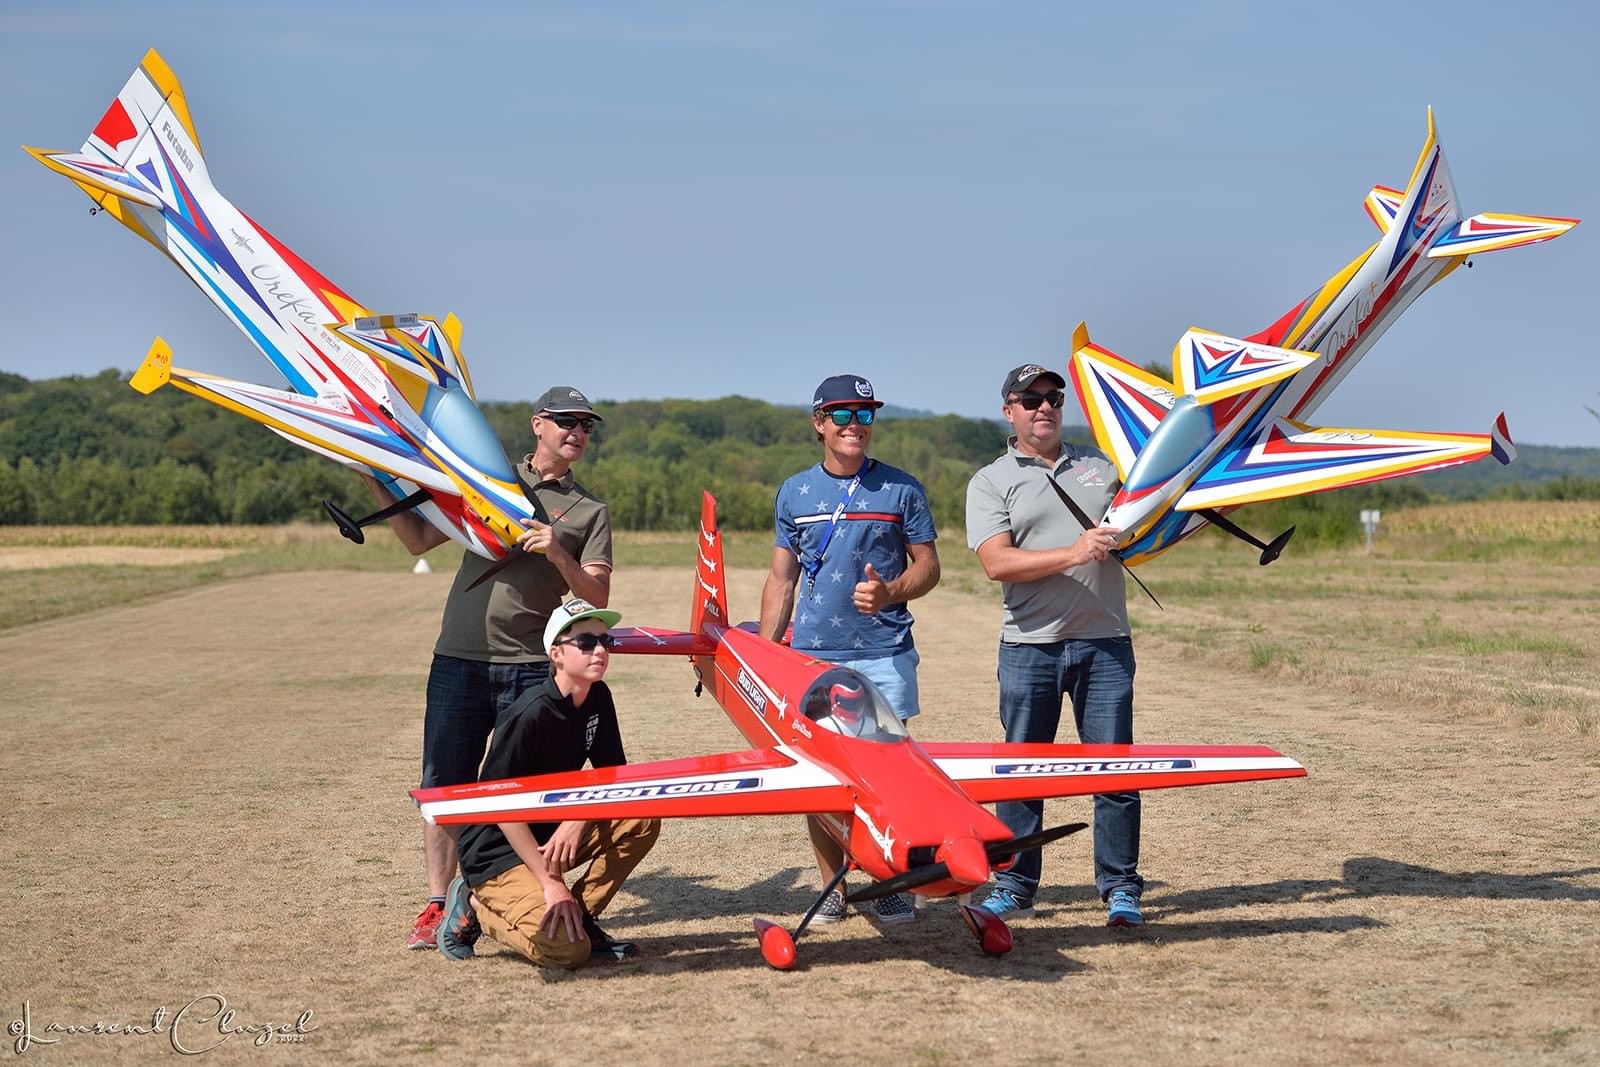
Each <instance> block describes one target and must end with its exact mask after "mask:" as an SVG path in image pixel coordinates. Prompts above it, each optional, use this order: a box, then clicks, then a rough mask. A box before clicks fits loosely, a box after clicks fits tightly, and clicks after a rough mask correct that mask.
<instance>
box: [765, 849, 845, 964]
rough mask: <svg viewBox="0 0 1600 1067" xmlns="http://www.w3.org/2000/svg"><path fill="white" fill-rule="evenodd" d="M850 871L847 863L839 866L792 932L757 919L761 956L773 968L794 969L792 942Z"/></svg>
mask: <svg viewBox="0 0 1600 1067" xmlns="http://www.w3.org/2000/svg"><path fill="white" fill-rule="evenodd" d="M848 873H850V868H849V866H848V865H846V866H843V867H840V868H839V870H838V872H837V873H835V874H834V876H833V878H832V879H831V880H830V881H829V882H828V884H827V885H826V886H824V887H823V889H822V892H821V893H819V894H818V895H817V899H816V901H815V902H814V903H813V904H812V905H811V907H810V909H809V910H807V911H806V914H805V918H803V919H801V920H800V925H799V926H797V927H795V930H794V933H793V934H790V933H789V931H787V930H785V929H784V928H783V927H781V926H779V925H778V924H777V923H772V922H768V921H767V920H765V919H757V920H756V921H755V924H756V938H757V939H758V940H759V941H760V942H761V958H762V959H764V960H766V961H767V964H768V965H769V966H770V967H772V968H773V969H774V970H779V971H790V970H793V969H794V961H795V948H794V943H795V941H796V940H798V939H799V937H800V935H801V934H803V933H805V932H806V927H808V926H810V925H811V920H812V919H814V918H815V917H816V914H817V911H818V909H820V908H821V907H822V902H823V901H825V900H827V899H828V894H829V893H832V892H833V891H834V890H835V889H837V888H839V883H840V882H842V881H844V876H845V875H846V874H848Z"/></svg>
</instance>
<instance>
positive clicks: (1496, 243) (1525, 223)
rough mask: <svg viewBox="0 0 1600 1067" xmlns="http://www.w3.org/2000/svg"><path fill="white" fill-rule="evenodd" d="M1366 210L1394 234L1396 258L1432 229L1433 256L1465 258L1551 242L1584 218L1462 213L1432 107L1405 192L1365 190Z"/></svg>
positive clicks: (1430, 255)
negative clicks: (1470, 214)
mask: <svg viewBox="0 0 1600 1067" xmlns="http://www.w3.org/2000/svg"><path fill="white" fill-rule="evenodd" d="M1366 208H1367V214H1368V215H1370V216H1371V217H1372V221H1373V222H1375V223H1377V225H1378V228H1379V229H1380V230H1382V231H1383V232H1384V233H1385V234H1393V233H1394V231H1395V230H1396V229H1397V228H1399V229H1400V230H1401V232H1400V233H1399V234H1398V235H1396V236H1397V241H1398V246H1397V247H1396V248H1395V253H1394V254H1395V255H1396V256H1397V257H1398V256H1399V255H1400V254H1401V253H1403V252H1405V251H1406V249H1408V248H1410V247H1411V245H1412V244H1413V243H1414V242H1416V241H1418V240H1420V239H1422V238H1423V237H1424V236H1425V235H1426V234H1427V233H1428V232H1429V231H1430V230H1432V231H1433V234H1434V236H1433V237H1432V238H1431V241H1430V247H1429V248H1428V258H1429V259H1448V258H1451V257H1465V256H1472V255H1477V254H1479V253H1482V252H1498V251H1500V250H1501V249H1503V248H1518V247H1521V246H1522V245H1532V244H1539V243H1540V242H1542V241H1553V240H1555V239H1556V238H1557V237H1560V236H1561V235H1562V234H1564V233H1566V232H1567V231H1568V230H1570V229H1572V228H1573V227H1574V226H1576V225H1577V224H1578V222H1579V221H1580V220H1578V219H1569V218H1561V217H1559V216H1551V215H1506V214H1500V213H1495V212H1485V213H1483V214H1481V215H1474V216H1472V217H1471V218H1467V219H1464V218H1462V217H1461V212H1460V207H1459V202H1458V201H1457V199H1456V188H1455V182H1454V180H1453V179H1452V178H1451V177H1450V165H1449V164H1448V163H1447V162H1446V161H1445V158H1444V149H1443V148H1441V147H1440V146H1439V140H1438V133H1437V131H1436V130H1435V128H1434V124H1433V108H1431V107H1430V108H1429V109H1428V139H1427V140H1426V141H1424V142H1423V145H1422V152H1421V154H1420V155H1418V156H1417V165H1416V168H1415V169H1413V170H1412V172H1411V180H1410V182H1408V183H1407V184H1406V190H1405V192H1403V193H1402V192H1400V190H1398V189H1390V188H1389V187H1388V186H1385V185H1377V186H1374V187H1373V189H1372V191H1371V192H1370V193H1368V194H1367V201H1366Z"/></svg>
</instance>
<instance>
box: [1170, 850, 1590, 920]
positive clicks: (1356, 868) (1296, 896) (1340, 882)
mask: <svg viewBox="0 0 1600 1067" xmlns="http://www.w3.org/2000/svg"><path fill="white" fill-rule="evenodd" d="M1343 873H1344V877H1343V878H1337V879H1335V878H1316V879H1290V880H1285V881H1281V882H1264V883H1261V884H1260V885H1232V886H1217V887H1214V888H1207V889H1194V890H1190V891H1188V892H1184V893H1176V894H1174V895H1173V896H1170V897H1163V898H1161V899H1160V906H1161V908H1162V911H1163V913H1164V914H1172V913H1176V912H1186V911H1189V912H1193V911H1213V910H1216V909H1218V908H1231V907H1237V906H1239V905H1241V904H1283V903H1293V902H1297V901H1322V902H1337V901H1341V900H1356V899H1368V898H1373V897H1424V898H1430V899H1435V900H1466V899H1479V900H1573V901H1586V902H1593V901H1600V888H1590V887H1588V886H1581V885H1574V884H1572V882H1571V881H1569V879H1576V878H1583V877H1587V876H1590V875H1595V874H1600V867H1580V868H1578V869H1576V870H1570V871H1546V872H1544V873H1542V874H1503V873H1500V872H1497V871H1464V872H1461V873H1452V872H1449V871H1439V870H1434V869H1433V868H1431V867H1421V866H1418V865H1416V864H1414V863H1404V862H1401V861H1400V860H1390V859H1384V858H1382V857H1380V856H1359V857H1356V858H1354V859H1348V860H1345V862H1344V872H1343Z"/></svg>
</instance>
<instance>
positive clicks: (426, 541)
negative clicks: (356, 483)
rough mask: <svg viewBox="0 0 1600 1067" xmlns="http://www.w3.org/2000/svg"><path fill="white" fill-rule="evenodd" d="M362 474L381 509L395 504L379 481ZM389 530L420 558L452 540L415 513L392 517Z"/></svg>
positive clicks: (364, 472) (406, 512)
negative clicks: (431, 549)
mask: <svg viewBox="0 0 1600 1067" xmlns="http://www.w3.org/2000/svg"><path fill="white" fill-rule="evenodd" d="M360 473H361V480H362V481H364V482H366V483H367V490H368V491H369V492H370V493H371V494H372V499H373V500H374V501H376V502H377V504H378V506H379V507H380V508H386V507H388V506H389V505H390V504H393V503H394V500H395V498H394V497H392V496H390V495H389V491H388V490H387V489H385V488H384V487H383V484H382V483H381V482H379V481H378V479H376V478H374V477H373V476H372V475H370V474H368V473H367V472H366V471H362V472H360ZM389 529H391V530H393V531H394V535H395V536H396V537H398V538H399V539H400V543H401V544H402V545H405V546H406V551H407V552H409V553H411V554H412V555H413V556H420V555H422V554H423V553H424V552H426V551H428V550H429V549H430V548H438V547H439V546H440V545H442V544H444V543H445V542H446V541H448V540H450V538H449V537H447V536H446V535H445V533H444V531H443V530H441V529H439V528H438V527H437V526H435V525H433V523H431V522H424V521H423V519H422V516H421V515H418V514H417V513H416V512H415V511H402V512H401V513H400V514H398V515H391V516H390V517H389Z"/></svg>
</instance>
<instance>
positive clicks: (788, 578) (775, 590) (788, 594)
mask: <svg viewBox="0 0 1600 1067" xmlns="http://www.w3.org/2000/svg"><path fill="white" fill-rule="evenodd" d="M799 581H800V561H799V560H798V559H796V558H795V554H794V553H793V552H791V551H790V550H789V549H787V548H781V547H780V548H774V549H773V550H772V570H770V571H768V572H767V582H766V584H765V585H763V586H762V587H761V623H760V625H759V626H758V628H757V629H756V633H758V634H760V635H761V636H762V637H765V638H766V639H767V640H768V641H782V640H783V632H784V631H785V630H787V629H788V628H789V616H790V615H792V614H794V587H795V585H796V584H797V583H798V582H799Z"/></svg>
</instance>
